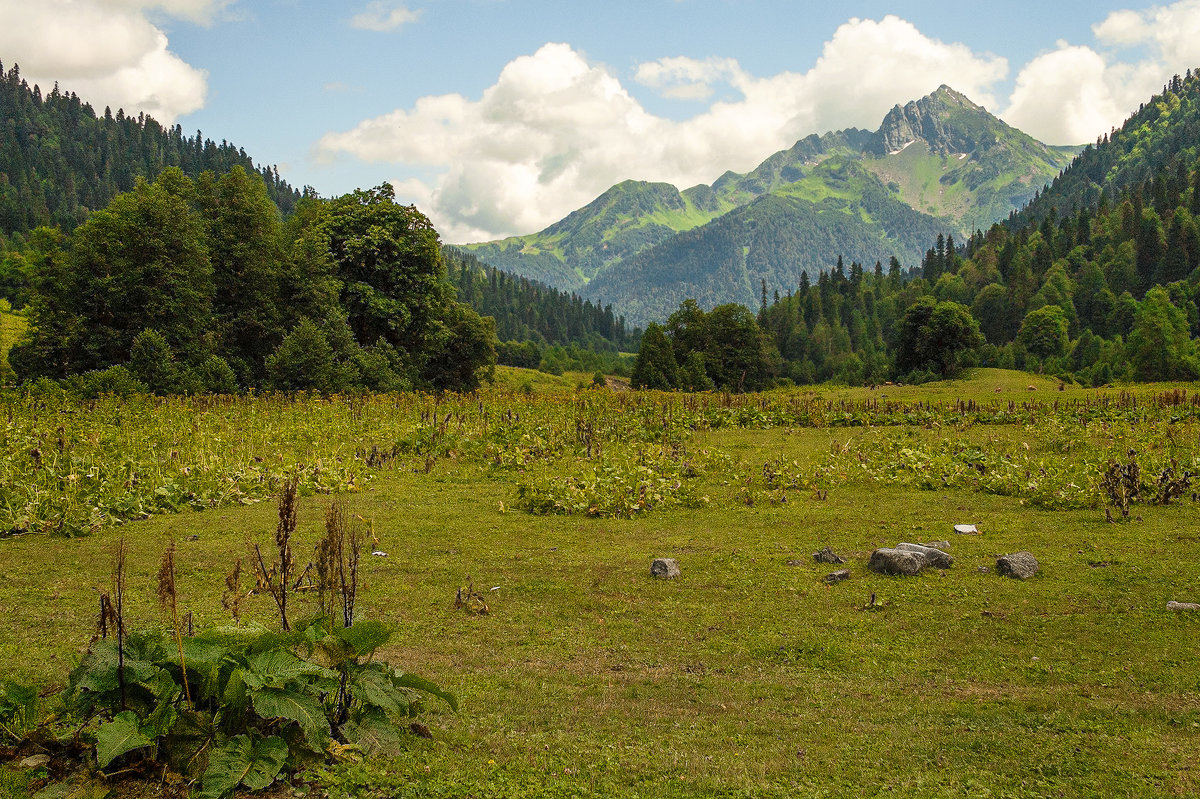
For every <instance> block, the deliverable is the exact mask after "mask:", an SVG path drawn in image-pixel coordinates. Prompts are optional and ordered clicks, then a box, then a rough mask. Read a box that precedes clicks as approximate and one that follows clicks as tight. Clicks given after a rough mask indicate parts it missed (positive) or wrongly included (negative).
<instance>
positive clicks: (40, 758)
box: [21, 755, 50, 768]
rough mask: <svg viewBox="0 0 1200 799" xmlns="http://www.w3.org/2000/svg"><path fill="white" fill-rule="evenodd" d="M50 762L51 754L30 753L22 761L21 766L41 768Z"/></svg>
mask: <svg viewBox="0 0 1200 799" xmlns="http://www.w3.org/2000/svg"><path fill="white" fill-rule="evenodd" d="M49 762H50V755H30V756H29V757H27V758H25V759H24V760H22V761H21V768H39V767H40V766H44V765H46V764H47V763H49Z"/></svg>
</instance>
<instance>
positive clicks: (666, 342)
mask: <svg viewBox="0 0 1200 799" xmlns="http://www.w3.org/2000/svg"><path fill="white" fill-rule="evenodd" d="M678 372H679V367H678V365H677V364H676V363H675V350H674V348H673V347H672V345H671V340H670V339H669V338H667V334H666V333H665V332H664V331H663V329H662V328H661V327H660V326H659V325H657V324H654V323H653V322H651V323H650V325H649V326H647V327H646V332H645V333H643V334H642V346H641V347H640V348H639V349H638V354H637V360H636V361H634V364H633V375H632V377H631V378H630V383H631V384H632V385H633V387H634V388H653V389H658V390H660V391H670V390H671V389H673V388H676V387H677V386H678V384H679V374H678Z"/></svg>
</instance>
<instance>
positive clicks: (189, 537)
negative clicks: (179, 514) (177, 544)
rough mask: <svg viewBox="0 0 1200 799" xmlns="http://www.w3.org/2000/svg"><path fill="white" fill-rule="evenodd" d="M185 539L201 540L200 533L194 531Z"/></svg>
mask: <svg viewBox="0 0 1200 799" xmlns="http://www.w3.org/2000/svg"><path fill="white" fill-rule="evenodd" d="M183 540H184V541H199V540H200V536H198V535H196V534H194V533H193V534H192V535H189V536H188V537H187V538H185V539H183Z"/></svg>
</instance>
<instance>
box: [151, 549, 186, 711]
mask: <svg viewBox="0 0 1200 799" xmlns="http://www.w3.org/2000/svg"><path fill="white" fill-rule="evenodd" d="M158 604H159V606H161V607H163V608H169V609H170V611H171V626H172V629H173V630H174V631H175V645H176V646H178V647H179V670H180V671H181V672H183V695H184V697H186V699H187V703H188V707H189V708H190V707H194V705H193V704H192V692H191V689H189V688H188V677H187V661H186V660H185V659H184V657H183V633H182V632H181V630H180V628H179V595H178V593H177V592H176V590H175V542H174V541H172V542H171V543H170V544H169V545H168V546H167V550H166V551H165V552H163V556H162V562H161V563H160V564H159V566H158Z"/></svg>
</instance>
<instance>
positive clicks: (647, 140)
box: [0, 0, 1200, 242]
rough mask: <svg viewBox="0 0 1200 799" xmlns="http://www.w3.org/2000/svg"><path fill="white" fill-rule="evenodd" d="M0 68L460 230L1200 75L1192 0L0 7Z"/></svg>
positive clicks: (406, 0) (1079, 107)
mask: <svg viewBox="0 0 1200 799" xmlns="http://www.w3.org/2000/svg"><path fill="white" fill-rule="evenodd" d="M0 60H2V61H3V62H4V64H5V65H6V66H8V65H11V64H12V63H13V62H18V63H20V64H21V66H22V71H23V74H25V75H26V76H27V77H29V78H31V79H34V80H37V81H38V82H40V83H42V84H44V85H49V84H51V83H53V81H54V80H58V81H59V82H60V85H61V86H62V87H63V88H64V89H67V90H74V91H77V92H78V93H79V94H80V95H81V96H82V97H84V99H86V100H88V101H90V102H91V103H92V104H93V105H94V106H96V108H97V109H98V110H102V109H103V107H104V106H105V105H110V106H112V107H113V108H114V110H115V109H116V108H117V107H118V106H122V107H124V108H125V109H126V111H130V110H135V111H136V110H145V111H147V112H148V113H151V114H153V115H154V116H156V117H157V118H159V119H160V120H166V121H168V122H178V123H179V124H180V125H182V126H183V127H184V129H185V130H186V131H188V132H194V131H195V130H196V129H200V130H202V131H203V132H204V134H205V135H206V136H209V137H212V138H215V139H228V140H229V141H232V142H234V143H236V144H238V145H239V146H242V147H245V148H246V150H247V151H248V152H249V153H250V154H251V155H252V156H254V157H255V159H256V160H258V161H260V162H265V163H277V164H279V166H280V169H281V172H283V174H284V175H285V177H286V178H287V179H288V180H289V181H290V182H292V183H293V184H295V185H298V186H302V185H306V184H308V185H312V186H314V187H315V188H316V189H317V190H318V191H319V192H321V193H322V194H326V195H331V194H336V193H341V192H345V191H348V190H350V189H353V188H355V187H358V186H370V185H376V184H378V183H380V182H382V181H384V180H388V181H391V182H392V183H393V184H394V185H395V186H396V187H397V190H398V194H399V195H400V196H401V198H402V199H405V200H406V201H412V202H416V203H417V205H418V206H419V207H420V208H421V209H422V210H423V211H425V212H426V213H428V214H429V215H430V216H431V217H432V218H433V220H434V222H435V223H436V224H437V225H438V227H439V230H441V231H442V233H443V236H444V238H446V240H448V241H454V242H461V241H469V240H481V239H487V238H494V237H499V236H502V235H509V234H513V233H526V232H532V231H534V230H538V229H540V228H541V227H544V226H545V225H546V224H549V223H550V222H553V221H555V220H557V219H559V218H561V217H562V216H564V215H565V214H566V213H568V212H569V211H571V210H573V209H574V208H577V207H579V206H580V205H583V204H584V203H586V202H587V201H589V200H590V199H592V198H593V197H595V196H596V195H597V194H599V193H600V192H602V191H603V190H604V189H605V188H607V187H608V186H609V185H611V184H612V183H615V182H617V181H619V180H623V179H628V178H633V179H647V180H664V181H669V182H672V183H675V184H676V185H678V186H680V187H681V188H683V187H686V186H689V185H694V184H695V183H699V182H711V181H712V180H714V179H715V178H716V177H718V176H719V175H720V174H721V173H722V172H724V171H725V170H727V169H733V170H735V171H744V170H747V169H750V168H752V167H753V166H754V165H755V164H757V163H758V162H759V161H761V160H762V159H763V158H765V157H766V156H768V155H770V154H771V153H772V152H775V151H776V150H779V149H782V148H784V147H787V146H790V145H791V144H792V143H793V142H794V141H795V140H796V139H797V138H800V137H801V136H803V135H807V134H808V133H822V132H824V131H826V130H829V129H836V128H844V127H849V126H858V127H866V128H872V129H873V128H875V127H876V126H877V125H878V123H879V121H880V119H881V118H882V116H883V114H884V113H886V111H887V109H888V108H890V107H891V105H893V104H895V103H903V102H907V101H908V100H912V99H916V98H918V97H920V96H921V95H923V94H926V93H928V92H930V91H932V90H933V89H935V88H937V86H938V85H939V84H941V83H947V84H949V85H951V86H953V87H954V88H956V89H958V90H960V91H962V92H964V93H966V94H967V95H968V96H970V97H972V98H973V99H975V100H976V101H977V102H980V103H982V104H984V105H986V106H987V107H988V108H989V110H991V111H993V112H994V113H998V114H999V115H1001V116H1002V117H1003V118H1004V119H1005V120H1006V121H1008V122H1009V123H1010V124H1013V125H1016V126H1017V127H1020V128H1022V129H1024V130H1026V131H1028V132H1029V133H1031V134H1032V135H1034V136H1036V137H1038V138H1041V139H1042V140H1044V141H1047V142H1049V143H1055V144H1065V143H1080V142H1083V141H1088V140H1092V139H1094V138H1095V137H1096V136H1097V135H1099V134H1100V133H1102V132H1103V131H1105V130H1107V129H1108V128H1109V127H1110V126H1111V125H1115V124H1119V123H1120V121H1121V120H1122V119H1123V118H1124V117H1125V116H1126V115H1128V113H1129V112H1130V111H1131V110H1133V109H1134V108H1136V107H1137V104H1138V103H1139V102H1141V101H1142V100H1144V99H1145V98H1146V97H1148V96H1149V95H1150V94H1151V93H1153V92H1154V91H1156V90H1157V89H1158V88H1160V87H1161V85H1162V83H1163V82H1165V80H1166V79H1167V78H1168V77H1170V75H1171V74H1173V73H1175V72H1182V71H1184V70H1185V69H1186V68H1188V67H1189V66H1200V0H1182V1H1181V2H1175V3H1169V4H1164V5H1159V6H1152V5H1137V4H1130V3H1118V2H1075V1H1074V0H1067V1H1066V2H1057V3H1043V2H1036V3H1035V2H1010V3H1004V4H1000V3H963V2H959V3H951V2H942V1H941V0H938V1H937V2H933V1H931V2H908V3H896V2H891V3H888V2H877V1H876V0H863V1H862V2H847V3H830V2H823V3H809V2H780V0H639V1H638V2H632V1H631V0H609V2H605V3H596V2H579V1H578V0H347V2H336V3H331V2H311V1H309V0H253V1H252V0H40V2H38V3H30V2H28V0H0Z"/></svg>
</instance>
